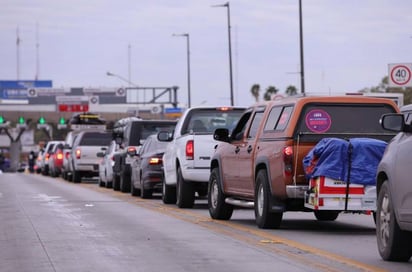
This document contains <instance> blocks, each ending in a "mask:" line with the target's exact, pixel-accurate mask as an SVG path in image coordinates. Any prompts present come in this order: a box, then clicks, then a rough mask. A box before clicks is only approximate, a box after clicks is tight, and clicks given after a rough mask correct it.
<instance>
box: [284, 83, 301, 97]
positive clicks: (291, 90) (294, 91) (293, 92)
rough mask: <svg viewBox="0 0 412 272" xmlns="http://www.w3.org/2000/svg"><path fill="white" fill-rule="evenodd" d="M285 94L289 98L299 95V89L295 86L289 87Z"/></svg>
mask: <svg viewBox="0 0 412 272" xmlns="http://www.w3.org/2000/svg"><path fill="white" fill-rule="evenodd" d="M285 93H286V94H287V95H288V96H292V95H296V94H297V93H298V89H297V88H296V87H295V86H293V85H289V86H288V87H287V88H286V91H285Z"/></svg>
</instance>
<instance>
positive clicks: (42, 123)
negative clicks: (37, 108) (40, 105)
mask: <svg viewBox="0 0 412 272" xmlns="http://www.w3.org/2000/svg"><path fill="white" fill-rule="evenodd" d="M37 123H39V124H40V125H44V124H46V119H44V117H43V116H42V117H40V118H39V120H38V121H37Z"/></svg>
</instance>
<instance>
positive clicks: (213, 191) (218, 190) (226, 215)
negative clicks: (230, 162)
mask: <svg viewBox="0 0 412 272" xmlns="http://www.w3.org/2000/svg"><path fill="white" fill-rule="evenodd" d="M221 183H222V182H221V180H220V175H219V168H213V170H212V172H211V173H210V178H209V194H208V197H207V202H208V207H209V214H210V217H212V218H213V219H219V220H229V219H230V218H231V217H232V214H233V206H232V205H230V204H227V203H226V202H225V198H226V197H225V195H224V193H223V191H222V184H221Z"/></svg>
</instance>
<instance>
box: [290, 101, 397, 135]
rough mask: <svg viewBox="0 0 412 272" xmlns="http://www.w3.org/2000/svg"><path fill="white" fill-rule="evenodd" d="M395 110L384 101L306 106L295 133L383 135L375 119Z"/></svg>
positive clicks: (385, 132)
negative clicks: (378, 102)
mask: <svg viewBox="0 0 412 272" xmlns="http://www.w3.org/2000/svg"><path fill="white" fill-rule="evenodd" d="M392 112H395V109H393V108H392V107H391V106H389V105H386V104H348V105H342V104H339V105H333V104H332V105H325V104H309V105H306V106H305V107H304V108H303V110H302V113H301V116H300V118H299V124H298V126H297V130H296V132H297V133H303V134H313V135H328V134H334V135H340V134H341V135H357V134H359V135H368V134H369V135H379V134H380V135H384V134H387V131H385V130H384V129H383V128H382V127H381V125H380V123H379V120H380V118H381V116H382V114H385V113H392Z"/></svg>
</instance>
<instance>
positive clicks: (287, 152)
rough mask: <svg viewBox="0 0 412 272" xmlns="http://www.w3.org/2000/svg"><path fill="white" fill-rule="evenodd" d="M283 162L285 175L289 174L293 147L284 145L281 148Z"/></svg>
mask: <svg viewBox="0 0 412 272" xmlns="http://www.w3.org/2000/svg"><path fill="white" fill-rule="evenodd" d="M283 163H284V164H285V168H284V171H285V175H287V176H290V175H292V172H293V147H292V146H286V147H284V148H283Z"/></svg>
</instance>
